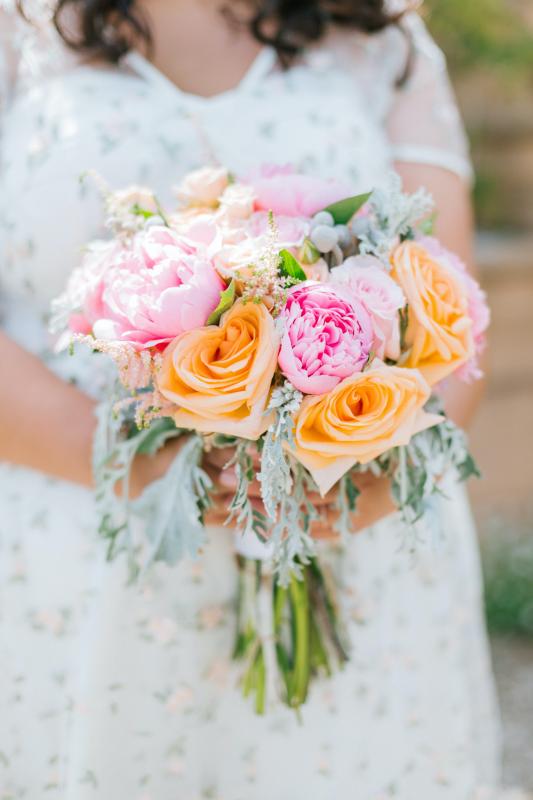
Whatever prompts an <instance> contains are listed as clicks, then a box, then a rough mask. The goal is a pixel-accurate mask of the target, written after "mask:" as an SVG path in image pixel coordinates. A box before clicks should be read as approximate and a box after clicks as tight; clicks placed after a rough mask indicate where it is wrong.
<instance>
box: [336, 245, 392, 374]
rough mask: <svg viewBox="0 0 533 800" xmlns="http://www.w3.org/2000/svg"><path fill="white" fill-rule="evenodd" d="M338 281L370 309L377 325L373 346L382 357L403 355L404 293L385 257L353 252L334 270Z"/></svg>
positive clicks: (378, 355)
mask: <svg viewBox="0 0 533 800" xmlns="http://www.w3.org/2000/svg"><path fill="white" fill-rule="evenodd" d="M331 281H332V283H334V284H338V285H342V286H347V287H348V288H349V289H350V291H351V292H352V294H353V295H354V296H355V297H356V298H357V299H358V300H359V302H360V303H361V304H362V305H363V306H364V307H365V309H366V310H367V311H368V313H369V315H370V318H371V319H372V324H373V327H374V343H373V345H372V350H373V351H374V354H375V355H376V356H377V357H378V358H380V359H381V360H382V361H383V360H384V359H385V358H391V359H393V360H394V361H397V360H398V358H399V357H400V320H399V315H398V311H399V310H400V309H401V308H403V307H404V306H405V302H406V301H405V297H404V294H403V292H402V290H401V288H400V287H399V285H398V284H397V283H396V281H393V280H392V278H391V277H390V275H388V274H387V272H386V271H385V270H384V269H383V265H382V264H381V261H379V260H378V259H377V258H374V257H373V256H353V257H352V258H347V259H346V261H345V262H344V264H342V265H341V266H340V267H336V268H335V269H333V270H332V271H331Z"/></svg>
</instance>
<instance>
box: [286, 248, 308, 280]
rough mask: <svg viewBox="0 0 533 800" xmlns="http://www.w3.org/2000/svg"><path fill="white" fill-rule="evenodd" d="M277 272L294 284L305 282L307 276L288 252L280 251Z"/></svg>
mask: <svg viewBox="0 0 533 800" xmlns="http://www.w3.org/2000/svg"><path fill="white" fill-rule="evenodd" d="M279 259H280V262H279V271H280V273H281V274H282V275H285V277H287V278H291V280H292V281H294V282H295V283H297V282H299V281H305V280H307V275H306V274H305V272H304V270H303V269H302V267H301V266H300V264H299V263H298V261H297V260H296V259H295V257H294V256H293V254H292V253H290V252H289V251H288V250H281V251H280V254H279Z"/></svg>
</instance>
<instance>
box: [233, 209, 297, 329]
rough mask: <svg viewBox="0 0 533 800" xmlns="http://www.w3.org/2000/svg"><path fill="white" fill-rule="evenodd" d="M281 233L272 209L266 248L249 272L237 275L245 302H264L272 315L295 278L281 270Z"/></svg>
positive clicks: (249, 268)
mask: <svg viewBox="0 0 533 800" xmlns="http://www.w3.org/2000/svg"><path fill="white" fill-rule="evenodd" d="M279 266H280V254H279V233H278V229H277V226H276V221H275V218H274V215H273V214H272V212H270V213H269V215H268V234H267V241H266V245H265V248H264V250H263V251H262V253H261V254H260V255H259V257H258V259H257V263H256V264H250V265H249V267H248V268H247V270H246V274H244V273H242V272H239V271H237V277H238V278H239V279H240V280H241V281H242V283H243V289H242V299H243V300H244V302H253V303H261V302H265V304H266V305H267V306H268V307H269V308H270V310H271V313H272V315H273V316H277V315H278V314H279V312H280V311H281V309H282V308H283V306H284V305H285V301H286V299H287V291H288V289H289V288H290V287H291V286H292V284H293V281H292V279H291V278H290V277H289V276H287V275H282V274H281V273H280V269H279Z"/></svg>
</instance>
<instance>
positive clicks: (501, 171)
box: [425, 0, 533, 790]
mask: <svg viewBox="0 0 533 800" xmlns="http://www.w3.org/2000/svg"><path fill="white" fill-rule="evenodd" d="M425 8H426V19H427V22H428V24H429V27H430V28H431V31H432V33H433V35H434V36H435V38H436V39H437V41H438V42H439V44H440V45H441V46H442V47H443V49H444V50H445V52H446V54H447V56H448V61H449V66H450V70H451V72H452V77H453V81H454V84H455V88H456V92H457V95H458V98H459V102H460V105H461V108H462V111H463V115H464V117H465V121H466V124H467V127H468V132H469V134H470V140H471V143H472V155H473V158H474V162H475V167H476V171H477V181H476V186H475V201H476V209H477V218H478V228H479V234H478V262H479V266H480V270H481V279H482V282H483V284H484V287H485V289H486V290H487V292H488V294H489V299H490V303H491V306H492V312H493V323H492V329H491V330H492V332H491V348H490V374H489V379H488V389H487V395H486V398H485V401H484V404H483V407H482V409H481V412H480V414H479V416H478V418H477V421H476V423H475V424H474V427H473V430H472V435H471V436H472V449H473V451H474V453H475V455H476V457H477V460H478V462H479V464H480V467H481V470H482V472H483V480H482V481H479V482H474V484H473V485H471V496H472V499H473V502H474V510H475V514H476V518H477V522H478V527H479V532H480V538H481V545H482V551H483V560H484V569H485V578H486V587H487V588H486V608H487V616H488V621H489V626H490V629H491V633H492V640H493V653H494V661H495V667H496V672H497V677H498V683H499V686H500V692H501V698H502V710H503V717H504V723H505V734H506V735H505V741H506V747H507V754H506V778H507V782H508V783H514V784H521V785H523V786H525V787H528V788H530V789H532V790H533V744H532V742H533V2H531V0H426V3H425Z"/></svg>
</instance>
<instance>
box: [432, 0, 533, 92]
mask: <svg viewBox="0 0 533 800" xmlns="http://www.w3.org/2000/svg"><path fill="white" fill-rule="evenodd" d="M524 5H525V4H524ZM425 6H426V8H427V10H428V12H429V13H428V16H427V18H428V24H429V27H430V29H431V32H432V33H433V35H434V36H435V38H436V39H437V41H438V42H439V44H440V45H441V47H442V48H443V49H444V51H445V52H446V54H447V56H448V59H449V62H450V66H451V68H452V71H456V72H464V71H465V70H469V69H472V68H475V67H481V68H483V69H487V68H488V69H489V70H491V71H496V72H498V73H500V74H502V75H504V76H505V77H522V76H523V77H525V78H526V79H527V78H530V77H531V74H532V70H533V31H532V30H531V29H529V30H528V27H527V25H525V24H524V21H525V19H524V14H523V12H522V13H521V12H520V11H519V8H520V6H519V4H518V3H516V2H512V0H467V2H465V0H426V3H425Z"/></svg>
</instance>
